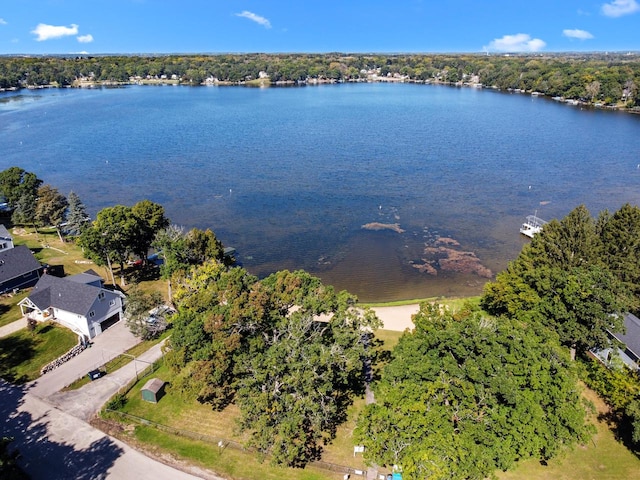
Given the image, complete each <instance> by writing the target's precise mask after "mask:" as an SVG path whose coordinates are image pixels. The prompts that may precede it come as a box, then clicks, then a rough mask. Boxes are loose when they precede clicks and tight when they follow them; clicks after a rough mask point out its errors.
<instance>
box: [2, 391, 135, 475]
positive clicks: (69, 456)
mask: <svg viewBox="0 0 640 480" xmlns="http://www.w3.org/2000/svg"><path fill="white" fill-rule="evenodd" d="M26 395H27V389H26V387H25V386H13V385H10V384H8V383H7V382H4V381H2V380H0V397H1V398H2V401H1V402H0V431H2V435H3V436H7V437H10V438H13V441H12V442H11V444H10V445H9V450H10V451H11V452H13V451H15V450H16V449H17V451H18V453H19V457H18V461H17V463H18V466H19V467H20V468H22V470H24V471H25V472H26V473H27V474H28V475H29V476H30V477H31V478H47V479H51V480H55V479H60V480H61V479H69V478H73V479H78V480H88V479H95V478H106V477H107V475H108V471H109V469H111V467H113V464H114V462H115V461H116V460H117V459H118V457H120V456H121V455H122V454H123V453H124V452H123V450H122V449H121V448H120V447H119V446H118V445H116V444H115V443H114V442H113V441H112V440H111V439H110V438H109V437H103V438H100V439H98V440H95V441H93V442H91V443H90V444H89V445H88V446H87V447H86V448H76V447H75V446H74V445H71V444H69V443H66V442H65V443H59V442H57V441H54V440H52V432H51V431H50V427H51V425H52V424H53V423H54V418H53V416H57V415H65V414H62V413H60V412H56V411H45V412H42V413H38V414H36V415H35V416H34V414H32V413H31V411H37V412H40V411H41V410H43V409H42V407H39V406H38V405H36V404H35V403H34V402H36V401H34V400H32V401H31V402H29V404H27V402H26V400H27V399H26ZM45 408H46V409H48V407H45ZM58 423H64V422H58ZM63 434H64V432H57V436H61V435H63ZM0 473H2V472H1V471H0ZM0 477H2V478H7V477H5V476H3V475H0ZM8 478H10V477H8ZM14 478H20V477H14Z"/></svg>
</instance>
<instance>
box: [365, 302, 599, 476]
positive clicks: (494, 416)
mask: <svg viewBox="0 0 640 480" xmlns="http://www.w3.org/2000/svg"><path fill="white" fill-rule="evenodd" d="M413 321H414V324H415V329H414V330H413V331H412V332H406V333H405V334H403V336H402V337H401V339H400V342H399V343H398V345H397V347H396V348H395V349H394V350H393V353H392V360H391V362H390V363H389V364H388V365H387V366H386V367H385V368H384V370H383V374H382V378H381V379H380V381H379V382H377V383H376V384H375V385H374V390H375V395H376V403H374V404H370V405H367V406H366V407H365V409H364V410H363V412H362V414H361V416H360V417H359V418H358V422H357V427H356V431H355V437H356V441H357V442H359V443H360V444H361V445H364V446H365V458H366V459H367V460H368V461H369V462H375V463H377V464H379V465H389V466H390V465H399V466H401V467H402V468H403V472H404V473H403V478H407V479H422V478H430V479H484V478H487V477H489V476H491V475H492V474H493V472H494V471H495V470H496V469H500V470H506V469H508V468H510V467H511V466H512V465H513V464H514V463H515V462H517V461H519V460H524V459H527V458H540V459H548V458H551V457H553V456H554V455H556V454H557V453H558V452H559V451H560V449H561V448H562V447H563V446H565V445H571V444H573V443H575V442H583V441H585V440H586V439H587V438H588V436H589V433H590V430H589V428H588V427H587V426H586V425H585V417H586V412H585V408H584V406H583V404H582V400H581V398H580V394H579V392H578V390H577V389H576V382H577V377H576V375H575V372H574V370H573V365H572V364H571V362H570V361H569V358H568V356H567V355H566V353H565V351H563V350H562V349H561V348H560V346H559V344H558V341H557V337H555V338H554V336H553V335H551V334H549V333H548V331H546V330H539V329H536V328H535V326H532V325H527V324H525V323H521V322H518V321H512V320H508V319H495V318H490V317H487V316H486V315H485V314H483V313H481V312H478V311H474V309H472V308H467V309H466V310H464V311H463V312H461V313H459V314H457V315H454V314H453V313H452V312H451V311H449V310H447V309H445V308H443V307H441V306H439V305H434V304H427V303H425V304H422V305H421V307H420V310H419V312H418V313H417V314H416V315H415V316H414V319H413Z"/></svg>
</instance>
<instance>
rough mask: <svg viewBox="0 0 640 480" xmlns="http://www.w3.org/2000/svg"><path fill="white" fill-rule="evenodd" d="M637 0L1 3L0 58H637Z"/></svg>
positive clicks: (89, 0)
mask: <svg viewBox="0 0 640 480" xmlns="http://www.w3.org/2000/svg"><path fill="white" fill-rule="evenodd" d="M639 2H640V0H581V1H574V0H538V1H529V2H522V1H513V0H512V1H501V0H500V1H495V0H485V1H481V0H473V1H470V0H458V1H453V0H449V1H445V0H440V1H430V0H393V1H391V0H389V1H384V0H324V1H309V0H296V1H290V0H269V1H264V0H263V1H243V0H227V1H217V0H184V1H181V2H178V1H175V0H3V1H2V2H1V4H0V54H14V53H26V54H47V53H60V54H68V53H89V54H92V53H93V54H99V53H221V52H234V53H235V52H362V53H368V52H380V53H405V52H407V53H438V52H484V51H488V52H567V51H640V34H639V33H638V32H640V3H639Z"/></svg>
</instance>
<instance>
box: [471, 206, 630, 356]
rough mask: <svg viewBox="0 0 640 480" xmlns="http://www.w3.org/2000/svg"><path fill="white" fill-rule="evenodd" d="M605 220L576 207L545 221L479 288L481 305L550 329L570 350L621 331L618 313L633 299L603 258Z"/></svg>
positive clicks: (599, 342) (600, 341)
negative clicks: (493, 277) (503, 268)
mask: <svg viewBox="0 0 640 480" xmlns="http://www.w3.org/2000/svg"><path fill="white" fill-rule="evenodd" d="M606 222H607V220H606V218H604V217H603V218H601V219H600V220H599V221H598V222H597V223H596V222H595V221H594V220H593V219H592V218H591V216H590V215H589V212H588V210H587V209H586V208H585V207H584V206H580V207H577V208H576V209H574V210H573V211H572V212H570V213H569V215H567V216H566V217H565V218H563V219H562V220H561V221H552V222H550V223H549V224H547V225H545V226H544V228H543V230H542V232H540V233H539V234H537V235H536V236H535V237H534V238H533V239H532V241H531V243H530V244H529V245H527V246H525V247H524V248H523V249H522V252H521V253H520V255H519V256H518V258H517V259H516V260H515V261H513V262H511V263H510V264H509V266H508V267H507V270H506V271H505V272H502V273H501V274H499V275H498V276H497V277H496V280H495V282H492V283H489V284H487V285H486V286H485V291H484V295H483V298H482V306H483V307H484V308H485V309H487V311H488V312H489V313H491V314H493V315H508V316H509V317H511V318H518V319H520V320H525V319H526V320H529V321H535V322H538V323H540V324H543V325H545V326H547V327H550V328H552V329H553V330H554V331H555V332H557V333H558V334H559V335H560V341H561V343H562V344H563V345H566V346H567V347H569V348H571V349H572V350H578V351H585V350H587V349H589V348H593V347H604V346H607V345H609V344H610V343H611V339H610V336H609V334H608V332H609V331H622V330H623V328H624V327H623V322H622V316H621V314H622V313H624V312H625V311H628V310H629V308H630V307H631V306H632V305H633V301H632V297H631V296H630V295H629V293H628V289H627V288H626V287H625V285H624V284H623V283H622V282H621V281H620V280H619V278H618V277H616V275H614V274H612V272H611V271H610V270H609V268H608V265H607V262H606V261H604V259H603V254H602V252H603V250H604V249H605V246H604V245H603V240H602V238H601V235H600V232H602V231H603V229H605V226H606ZM603 225H605V226H603Z"/></svg>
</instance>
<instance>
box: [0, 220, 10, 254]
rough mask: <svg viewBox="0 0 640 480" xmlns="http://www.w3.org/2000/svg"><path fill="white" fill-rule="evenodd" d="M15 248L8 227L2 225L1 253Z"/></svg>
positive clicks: (0, 234) (0, 228) (0, 231)
mask: <svg viewBox="0 0 640 480" xmlns="http://www.w3.org/2000/svg"><path fill="white" fill-rule="evenodd" d="M11 248H13V237H12V236H11V234H10V233H9V230H7V227H5V226H4V225H0V252H3V251H5V250H9V249H11Z"/></svg>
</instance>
